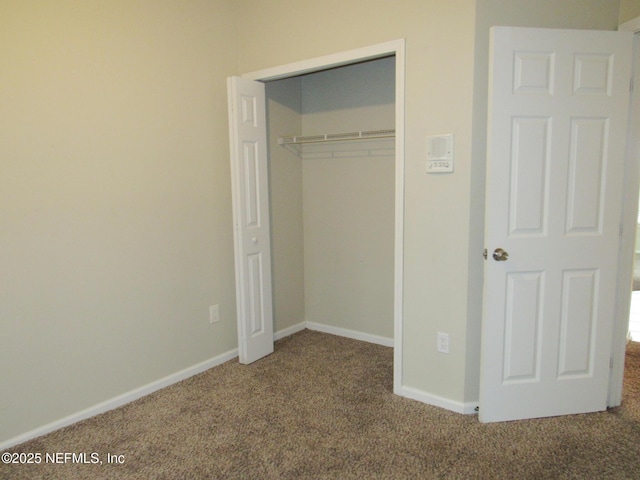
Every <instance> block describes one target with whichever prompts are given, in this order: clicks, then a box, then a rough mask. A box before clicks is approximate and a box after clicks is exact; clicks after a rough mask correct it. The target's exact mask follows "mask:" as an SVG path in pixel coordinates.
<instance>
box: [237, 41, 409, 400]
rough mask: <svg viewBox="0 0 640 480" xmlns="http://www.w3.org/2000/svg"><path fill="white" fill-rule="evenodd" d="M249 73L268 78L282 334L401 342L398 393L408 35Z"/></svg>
mask: <svg viewBox="0 0 640 480" xmlns="http://www.w3.org/2000/svg"><path fill="white" fill-rule="evenodd" d="M242 77H243V78H245V79H246V80H247V81H258V82H261V83H263V84H264V86H265V88H264V91H265V100H266V102H265V112H266V130H267V132H266V133H267V157H268V190H269V195H268V197H269V228H270V240H271V248H270V267H271V282H270V288H271V292H270V294H269V296H270V298H271V299H272V305H273V332H274V339H278V338H281V337H284V336H287V335H289V334H291V333H294V332H296V331H298V330H302V329H304V328H309V329H312V330H319V331H324V332H327V333H333V334H337V335H342V336H347V337H351V338H355V339H358V340H364V341H368V342H372V343H378V344H382V345H386V346H391V347H393V348H394V392H396V393H398V392H399V390H400V389H401V387H402V297H403V295H402V290H403V288H402V279H403V264H402V261H403V250H402V248H403V231H404V217H403V212H404V40H397V41H393V42H388V43H384V44H378V45H374V46H370V47H365V48H362V49H357V50H352V51H348V52H343V53H339V54H335V55H329V56H326V57H320V58H316V59H312V60H306V61H302V62H297V63H294V64H289V65H284V66H281V67H276V68H272V69H268V70H263V71H259V72H253V73H248V74H245V75H243V76H242ZM234 208H235V207H234ZM254 241H255V238H254ZM236 255H237V254H236ZM236 261H238V256H237V257H236ZM239 321H240V320H239Z"/></svg>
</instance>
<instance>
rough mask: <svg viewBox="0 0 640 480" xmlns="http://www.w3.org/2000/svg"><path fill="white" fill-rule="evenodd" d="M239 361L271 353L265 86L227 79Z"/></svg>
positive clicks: (248, 81) (238, 79) (271, 313)
mask: <svg viewBox="0 0 640 480" xmlns="http://www.w3.org/2000/svg"><path fill="white" fill-rule="evenodd" d="M227 87H228V99H229V132H230V133H229V134H230V145H231V146H230V148H231V179H232V196H233V222H234V227H235V228H234V243H235V264H236V302H237V310H238V351H239V357H240V363H252V362H254V361H256V360H258V359H260V358H262V357H264V356H266V355H269V354H270V353H272V352H273V309H272V295H271V247H270V231H269V185H268V159H267V125H266V111H265V90H264V83H262V82H255V81H253V80H247V79H244V78H240V77H229V78H228V80H227Z"/></svg>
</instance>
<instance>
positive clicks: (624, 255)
mask: <svg viewBox="0 0 640 480" xmlns="http://www.w3.org/2000/svg"><path fill="white" fill-rule="evenodd" d="M618 30H621V31H627V32H632V33H634V39H633V59H632V61H633V63H632V79H631V81H632V82H633V83H635V84H636V85H637V84H638V82H640V17H636V18H634V19H632V20H630V21H628V22H625V23H623V24H621V25H620V26H619V27H618ZM629 107H630V108H629V122H628V126H627V152H626V158H625V183H624V187H623V197H622V201H623V205H622V218H621V220H620V228H621V230H622V235H621V238H620V250H619V252H618V278H617V285H618V287H617V293H616V296H617V299H616V312H615V317H614V326H613V344H612V346H611V374H610V376H609V397H608V402H607V405H608V406H609V407H617V406H618V405H620V404H621V403H622V381H623V376H624V360H625V351H626V342H627V333H628V331H629V310H630V306H631V288H630V282H631V278H632V277H633V271H632V270H633V265H632V262H630V261H629V260H630V259H631V258H633V254H634V250H635V232H636V225H637V222H638V188H639V185H640V164H639V161H638V160H639V156H640V146H639V145H638V143H639V142H640V138H639V137H640V136H639V135H638V133H636V132H638V130H639V129H640V92H638V88H637V87H636V88H634V89H633V90H632V92H631V99H630V105H629Z"/></svg>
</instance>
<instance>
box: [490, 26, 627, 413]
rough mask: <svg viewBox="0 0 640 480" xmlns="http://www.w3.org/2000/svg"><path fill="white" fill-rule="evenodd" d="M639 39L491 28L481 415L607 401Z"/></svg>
mask: <svg viewBox="0 0 640 480" xmlns="http://www.w3.org/2000/svg"><path fill="white" fill-rule="evenodd" d="M631 44H632V39H631V35H630V34H628V33H624V32H603V31H577V30H551V29H528V28H507V27H498V28H494V29H492V46H491V52H492V58H491V67H490V72H491V79H490V98H489V139H488V140H489V150H488V173H487V200H486V212H487V213H486V224H485V228H486V234H485V235H486V239H485V241H486V243H485V246H486V247H487V250H488V258H487V260H486V266H485V292H484V311H483V326H482V360H481V374H480V415H479V417H480V421H483V422H492V421H501V420H514V419H521V418H534V417H543V416H553V415H563V414H571V413H583V412H591V411H598V410H604V409H606V407H607V394H608V382H609V375H610V353H611V343H612V331H613V324H612V322H613V318H614V312H615V302H614V301H615V292H616V269H617V260H618V251H619V242H620V225H621V223H620V222H621V208H622V191H623V176H624V159H625V139H626V125H627V112H628V106H629V84H630V78H631V71H630V63H631ZM499 249H501V250H502V251H504V252H506V253H502V251H501V250H499ZM494 252H495V257H494Z"/></svg>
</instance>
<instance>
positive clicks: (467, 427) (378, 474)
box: [0, 331, 640, 480]
mask: <svg viewBox="0 0 640 480" xmlns="http://www.w3.org/2000/svg"><path fill="white" fill-rule="evenodd" d="M392 357H393V352H392V350H391V349H390V348H386V347H381V346H377V345H372V344H368V343H363V342H358V341H354V340H349V339H345V338H341V337H336V336H332V335H327V334H322V333H317V332H311V331H303V332H300V333H298V334H296V335H293V336H291V337H289V338H286V339H284V340H281V341H279V342H277V344H276V352H275V353H274V354H273V355H270V356H269V357H267V358H265V359H263V360H261V361H259V362H256V363H255V364H253V365H250V366H243V365H240V364H238V363H237V361H230V362H227V363H225V364H224V365H221V366H220V367H216V368H213V369H211V370H209V371H207V372H205V373H202V374H200V375H197V376H195V377H192V378H190V379H188V380H185V381H183V382H181V383H179V384H176V385H173V386H171V387H168V388H166V389H164V390H161V391H158V392H156V393H154V394H152V395H150V396H148V397H145V398H143V399H140V400H138V401H136V402H133V403H131V404H129V405H126V406H124V407H122V408H119V409H117V410H113V411H111V412H107V413H105V414H103V415H100V416H97V417H94V418H91V419H88V420H86V421H83V422H81V423H78V424H76V425H73V426H71V427H68V428H65V429H62V430H59V431H57V432H54V433H51V434H49V435H46V436H43V437H40V438H38V439H35V440H32V441H30V442H27V443H25V444H22V445H20V446H17V447H15V448H12V449H11V452H24V453H31V454H35V453H40V454H41V455H42V456H43V459H42V463H41V464H40V465H9V466H8V465H2V464H0V478H3V479H45V478H46V479H106V478H113V479H206V478H215V479H217V478H219V479H311V478H313V479H351V478H363V479H431V478H438V479H498V478H500V479H502V478H504V479H537V480H538V479H569V478H571V479H618V478H620V479H622V478H628V479H638V478H640V344H631V346H630V347H629V349H628V353H627V367H626V375H625V393H624V402H623V405H622V407H620V408H617V409H612V410H610V411H608V412H602V413H595V414H588V415H575V416H568V417H558V418H547V419H539V420H528V421H519V422H508V423H501V424H489V425H484V424H480V423H479V422H478V421H477V418H476V417H475V416H465V415H460V414H455V413H452V412H449V411H446V410H442V409H439V408H436V407H431V406H428V405H423V404H421V403H419V402H415V401H412V400H408V399H405V398H401V397H398V396H395V395H393V394H392ZM425 368H429V366H428V365H425ZM43 401H46V399H43ZM55 452H70V453H71V452H73V453H82V452H84V453H86V454H87V461H91V460H92V459H99V460H100V461H102V462H103V464H102V465H100V464H73V463H66V464H64V463H59V464H52V463H46V462H45V458H44V455H45V453H49V454H51V453H55ZM91 453H96V454H97V457H91ZM107 454H113V455H122V457H119V458H120V460H124V463H122V464H113V463H112V464H107Z"/></svg>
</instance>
